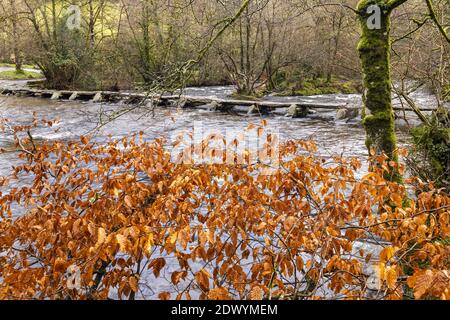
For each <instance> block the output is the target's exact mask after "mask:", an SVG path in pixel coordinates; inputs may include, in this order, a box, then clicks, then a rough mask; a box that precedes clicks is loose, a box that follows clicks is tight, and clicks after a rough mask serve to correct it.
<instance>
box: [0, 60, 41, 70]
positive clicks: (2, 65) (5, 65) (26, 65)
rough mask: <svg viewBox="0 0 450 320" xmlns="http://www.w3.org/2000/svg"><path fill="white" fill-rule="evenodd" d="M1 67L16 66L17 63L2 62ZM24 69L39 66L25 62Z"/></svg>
mask: <svg viewBox="0 0 450 320" xmlns="http://www.w3.org/2000/svg"><path fill="white" fill-rule="evenodd" d="M0 67H9V68H16V65H15V64H12V63H4V62H1V63H0ZM22 69H38V67H37V66H34V65H32V64H24V65H22Z"/></svg>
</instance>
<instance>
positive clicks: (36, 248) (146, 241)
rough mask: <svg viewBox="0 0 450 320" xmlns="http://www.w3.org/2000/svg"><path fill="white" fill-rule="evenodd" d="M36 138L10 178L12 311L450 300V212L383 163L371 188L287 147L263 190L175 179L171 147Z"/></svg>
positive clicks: (6, 295)
mask: <svg viewBox="0 0 450 320" xmlns="http://www.w3.org/2000/svg"><path fill="white" fill-rule="evenodd" d="M5 128H6V127H5V126H4V127H3V129H4V130H5ZM28 129H29V128H26V127H13V130H14V132H15V135H16V138H17V143H18V146H21V147H23V148H25V150H27V151H26V152H25V151H24V152H22V155H21V157H22V159H23V163H22V164H21V165H19V166H17V167H15V168H14V170H13V172H12V174H11V175H10V176H8V177H3V178H1V177H0V299H34V298H36V299H107V298H115V299H158V298H159V299H321V298H324V299H329V298H335V299H368V298H373V299H404V298H406V299H414V298H415V299H425V298H437V299H449V298H450V282H449V281H450V271H449V265H448V264H449V262H448V258H449V253H450V252H449V251H450V249H449V239H450V227H449V218H450V217H449V214H450V198H449V196H448V195H447V194H443V193H441V192H440V191H439V190H434V189H433V188H432V186H431V187H430V186H428V185H427V186H424V185H423V184H422V183H421V182H420V181H419V180H417V179H409V180H408V181H407V182H406V183H405V184H403V185H401V184H397V183H393V182H390V181H386V180H385V179H384V178H383V170H384V169H386V168H387V167H390V166H391V164H390V165H386V164H385V163H384V159H383V158H382V157H377V158H374V159H373V161H376V162H377V163H378V164H379V165H378V166H374V169H373V171H372V172H370V173H369V174H367V175H365V176H364V177H362V178H360V179H358V178H356V176H355V172H356V171H357V170H358V169H359V168H360V166H361V165H360V163H359V162H358V161H357V160H355V159H343V158H324V157H321V156H318V155H317V154H316V146H315V145H314V144H313V143H312V142H306V141H288V142H286V143H284V144H283V145H282V146H281V147H280V153H281V155H282V161H281V166H280V168H279V170H278V171H276V172H274V173H273V174H271V175H260V174H258V173H259V172H260V171H261V170H262V169H263V168H262V167H263V166H264V164H262V163H255V164H253V165H230V164H220V165H219V164H217V165H197V166H196V165H180V164H174V163H173V162H172V161H171V158H170V153H169V151H168V149H167V146H166V143H165V142H164V140H163V139H160V140H156V141H152V142H146V141H144V139H143V137H142V136H134V137H130V138H128V139H122V140H120V141H113V140H111V141H109V142H108V143H106V144H102V145H98V144H96V143H93V142H91V141H89V139H88V138H86V137H82V138H81V139H80V141H75V142H70V143H60V142H55V143H51V144H42V145H36V144H35V143H34V142H33V141H32V140H31V138H30V136H28V135H23V134H22V133H23V132H26V131H27V130H28ZM24 130H25V131H24ZM19 142H20V143H19ZM383 167H384V169H383ZM399 171H401V172H402V171H403V168H399ZM24 181H25V182H24ZM425 187H426V188H425ZM424 190H426V191H424ZM71 270H72V271H74V270H78V271H79V279H75V278H73V277H72V274H71V272H72V271H71ZM71 279H72V280H74V281H75V282H76V281H78V282H79V283H78V285H76V286H74V285H73V283H72V282H71Z"/></svg>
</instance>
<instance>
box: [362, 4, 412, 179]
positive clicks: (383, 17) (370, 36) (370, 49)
mask: <svg viewBox="0 0 450 320" xmlns="http://www.w3.org/2000/svg"><path fill="white" fill-rule="evenodd" d="M403 2H405V0H400V1H392V0H391V1H389V0H360V1H359V3H358V7H357V12H358V15H359V20H360V24H361V29H362V34H361V39H360V41H359V43H358V52H359V57H360V60H361V65H362V72H363V84H364V96H363V100H364V109H363V125H364V128H365V130H366V136H367V138H366V145H367V148H368V149H369V151H371V150H374V151H375V153H376V154H381V153H385V154H386V155H387V156H388V158H389V160H390V161H395V162H398V155H397V151H396V148H397V146H396V144H397V142H396V140H397V139H396V134H395V118H394V112H393V109H392V97H391V91H392V82H391V71H390V54H391V40H390V29H391V21H390V20H391V12H392V10H393V9H394V8H395V7H397V6H398V5H400V4H401V3H403ZM389 177H390V178H391V179H392V180H397V181H400V180H401V177H400V175H399V174H398V173H397V172H396V171H395V170H394V173H393V174H390V175H389Z"/></svg>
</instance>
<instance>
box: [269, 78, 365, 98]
mask: <svg viewBox="0 0 450 320" xmlns="http://www.w3.org/2000/svg"><path fill="white" fill-rule="evenodd" d="M360 87H361V84H360V81H358V80H348V79H340V78H334V77H333V78H332V79H331V80H330V81H327V79H325V78H316V79H303V80H297V81H283V82H282V83H280V84H279V85H278V86H277V89H276V91H275V95H277V96H314V95H320V94H337V93H344V94H352V93H360V92H361V88H360Z"/></svg>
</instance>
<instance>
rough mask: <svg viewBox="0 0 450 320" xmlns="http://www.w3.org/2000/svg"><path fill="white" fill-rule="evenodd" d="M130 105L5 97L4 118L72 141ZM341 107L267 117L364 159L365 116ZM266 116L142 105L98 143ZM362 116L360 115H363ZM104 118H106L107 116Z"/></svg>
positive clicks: (8, 159) (219, 92)
mask: <svg viewBox="0 0 450 320" xmlns="http://www.w3.org/2000/svg"><path fill="white" fill-rule="evenodd" d="M25 85H26V82H24V81H0V88H18V87H23V86H25ZM185 92H186V94H188V95H197V96H212V97H220V98H224V97H226V96H228V95H229V94H231V93H232V92H233V87H231V86H224V87H200V88H187V89H186V90H185ZM415 98H416V101H418V103H420V105H421V106H424V107H432V106H433V105H434V100H433V97H432V96H431V95H429V94H426V93H420V94H418V95H416V97H415ZM264 99H267V100H272V101H289V102H293V103H294V102H310V103H338V104H341V103H347V104H348V105H352V106H360V105H361V97H360V95H354V94H353V95H344V94H334V95H322V96H313V97H272V96H268V97H265V98H264ZM129 108H130V106H129V105H126V104H124V103H117V104H111V103H106V104H105V103H92V102H82V101H60V100H49V99H40V98H21V97H0V118H7V119H9V120H10V121H11V122H12V123H14V124H27V123H28V124H29V123H30V122H31V121H32V119H33V114H36V116H37V117H38V118H45V119H47V120H54V119H58V120H59V121H58V123H57V124H56V125H55V126H54V127H53V128H48V127H46V126H44V125H42V126H40V127H38V128H36V129H34V130H33V131H32V134H33V137H34V138H35V139H37V140H44V141H52V140H72V139H77V137H79V136H81V135H86V134H87V133H88V132H90V131H91V130H93V129H94V128H96V127H97V126H98V125H99V123H100V122H101V121H105V119H106V118H107V117H108V115H112V114H113V113H114V112H120V111H124V110H126V109H129ZM335 115H336V111H335V110H334V111H333V110H329V111H320V112H318V113H316V114H314V115H312V116H309V117H307V118H301V119H291V118H287V117H285V116H284V115H282V114H273V115H268V116H264V118H265V119H266V120H267V122H268V126H269V127H272V128H276V129H277V130H278V132H279V133H280V137H281V139H282V140H287V139H312V140H315V141H316V142H317V144H318V147H319V150H320V153H321V154H323V155H345V156H348V157H357V158H359V159H361V160H363V159H365V158H366V157H367V149H366V147H365V144H364V140H365V132H364V129H363V127H362V126H361V124H360V121H359V120H356V119H354V120H351V121H346V120H335ZM259 118H261V116H260V115H251V116H249V115H247V114H245V113H243V114H242V113H241V114H240V113H233V114H230V113H223V112H215V111H208V110H204V109H184V110H183V111H182V112H181V113H180V112H179V111H177V110H176V109H175V108H162V107H161V108H160V107H158V108H156V109H155V110H154V112H149V111H148V110H143V109H141V108H136V109H135V110H133V111H131V112H128V113H126V114H124V115H122V116H121V117H119V118H118V119H117V120H115V121H113V122H110V123H107V124H106V125H104V126H103V127H102V128H101V129H100V130H99V131H98V132H97V133H96V135H95V139H96V140H97V141H98V142H102V141H104V140H106V139H107V138H108V136H112V137H113V138H121V137H124V136H129V135H130V134H132V133H138V132H140V131H143V132H144V134H145V138H146V139H148V140H152V139H155V138H157V137H160V136H166V137H168V138H171V137H173V136H174V133H175V132H179V131H180V130H189V129H192V127H193V124H194V122H196V121H201V122H202V123H203V127H204V128H205V130H217V131H219V132H222V133H224V132H225V131H226V130H227V129H234V130H235V129H244V128H246V127H247V126H248V125H249V124H250V123H259V121H260V119H259ZM358 118H359V117H358ZM408 118H409V123H410V124H411V123H412V124H414V123H417V120H416V119H415V116H414V115H413V114H412V113H408ZM102 119H103V120H102ZM404 127H405V124H404V121H402V122H399V132H398V136H399V145H403V146H404V145H406V144H407V143H408V138H407V134H406V133H405V130H404ZM11 147H12V136H10V135H5V134H2V136H0V148H4V149H6V150H10V152H6V153H3V154H0V176H1V175H6V174H7V173H8V172H9V171H10V169H11V166H13V165H14V164H16V163H17V161H18V160H17V153H16V152H14V150H13V149H11Z"/></svg>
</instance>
